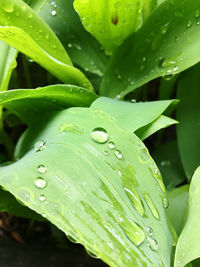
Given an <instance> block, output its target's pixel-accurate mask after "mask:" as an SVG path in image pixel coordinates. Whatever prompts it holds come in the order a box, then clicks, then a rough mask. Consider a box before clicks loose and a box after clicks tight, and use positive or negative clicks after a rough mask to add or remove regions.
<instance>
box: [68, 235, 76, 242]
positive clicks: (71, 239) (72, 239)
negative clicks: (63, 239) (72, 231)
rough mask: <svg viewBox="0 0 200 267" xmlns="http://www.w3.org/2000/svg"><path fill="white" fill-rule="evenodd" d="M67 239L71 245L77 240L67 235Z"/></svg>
mask: <svg viewBox="0 0 200 267" xmlns="http://www.w3.org/2000/svg"><path fill="white" fill-rule="evenodd" d="M67 238H68V239H69V241H71V242H72V243H78V239H77V238H75V237H72V236H71V235H67Z"/></svg>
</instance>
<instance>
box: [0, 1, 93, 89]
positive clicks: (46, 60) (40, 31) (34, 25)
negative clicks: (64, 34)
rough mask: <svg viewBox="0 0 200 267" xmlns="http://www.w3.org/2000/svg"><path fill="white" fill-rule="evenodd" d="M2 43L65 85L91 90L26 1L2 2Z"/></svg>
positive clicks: (0, 15)
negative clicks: (19, 52)
mask: <svg viewBox="0 0 200 267" xmlns="http://www.w3.org/2000/svg"><path fill="white" fill-rule="evenodd" d="M0 39H1V40H3V41H5V42H6V43H8V44H9V45H11V46H13V47H15V48H16V49H17V50H19V51H21V52H22V53H24V54H26V55H27V56H29V57H30V58H32V59H33V60H34V61H36V62H37V63H39V64H40V65H41V66H43V67H44V68H46V69H47V70H48V71H50V72H51V73H52V74H53V75H55V76H56V77H57V78H59V79H60V80H61V81H63V82H64V83H71V84H76V85H80V86H83V87H86V88H89V89H91V84H90V82H89V81H88V80H87V78H86V77H85V76H84V75H83V73H82V72H81V71H79V70H78V69H76V68H74V67H73V66H72V63H71V61H70V59H69V57H68V55H67V53H66V51H65V49H64V48H63V46H62V45H61V43H60V41H59V40H58V38H57V37H56V35H55V34H54V33H53V31H52V30H51V29H50V28H49V27H48V25H47V24H46V23H45V22H44V21H43V20H42V19H41V18H40V17H39V16H38V15H37V14H36V13H35V12H34V11H33V10H32V9H31V8H30V7H29V6H28V5H26V4H25V3H24V2H23V1H22V0H9V1H8V0H1V1H0Z"/></svg>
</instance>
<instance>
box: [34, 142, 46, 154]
mask: <svg viewBox="0 0 200 267" xmlns="http://www.w3.org/2000/svg"><path fill="white" fill-rule="evenodd" d="M45 148H47V145H46V142H44V141H38V142H36V143H35V145H34V150H35V152H39V151H42V150H44V149H45Z"/></svg>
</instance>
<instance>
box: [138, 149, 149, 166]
mask: <svg viewBox="0 0 200 267" xmlns="http://www.w3.org/2000/svg"><path fill="white" fill-rule="evenodd" d="M139 160H140V161H141V162H142V163H146V162H148V161H149V160H150V155H149V152H148V149H147V148H146V147H143V148H141V149H140V155H139Z"/></svg>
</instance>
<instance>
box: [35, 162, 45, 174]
mask: <svg viewBox="0 0 200 267" xmlns="http://www.w3.org/2000/svg"><path fill="white" fill-rule="evenodd" d="M37 171H38V172H39V173H43V174H44V173H46V171H47V168H46V166H44V165H43V164H40V165H38V167H37Z"/></svg>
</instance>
